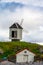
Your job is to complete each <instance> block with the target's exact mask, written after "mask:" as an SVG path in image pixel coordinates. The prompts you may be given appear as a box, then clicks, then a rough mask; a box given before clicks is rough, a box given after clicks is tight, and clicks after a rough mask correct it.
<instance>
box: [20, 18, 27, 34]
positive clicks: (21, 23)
mask: <svg viewBox="0 0 43 65" xmlns="http://www.w3.org/2000/svg"><path fill="white" fill-rule="evenodd" d="M23 21H24V19H21V22H20V26H22V25H23ZM23 31H24V32H25V33H28V31H27V30H26V29H25V28H23Z"/></svg>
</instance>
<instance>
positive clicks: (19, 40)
mask: <svg viewBox="0 0 43 65" xmlns="http://www.w3.org/2000/svg"><path fill="white" fill-rule="evenodd" d="M12 41H20V40H19V39H12Z"/></svg>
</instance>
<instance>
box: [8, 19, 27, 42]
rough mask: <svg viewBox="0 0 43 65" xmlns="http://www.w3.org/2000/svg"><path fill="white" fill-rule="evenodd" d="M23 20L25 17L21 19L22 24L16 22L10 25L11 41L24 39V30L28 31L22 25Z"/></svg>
mask: <svg viewBox="0 0 43 65" xmlns="http://www.w3.org/2000/svg"><path fill="white" fill-rule="evenodd" d="M23 20H24V19H22V20H21V23H20V24H19V23H17V22H16V23H14V24H13V25H11V26H10V27H9V38H10V39H11V41H20V40H22V30H23V31H25V32H26V33H27V32H28V31H26V30H25V29H23V27H22V24H23Z"/></svg>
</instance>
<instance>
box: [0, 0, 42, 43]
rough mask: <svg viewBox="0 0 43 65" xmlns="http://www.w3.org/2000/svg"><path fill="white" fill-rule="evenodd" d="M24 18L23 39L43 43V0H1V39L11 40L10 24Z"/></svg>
mask: <svg viewBox="0 0 43 65" xmlns="http://www.w3.org/2000/svg"><path fill="white" fill-rule="evenodd" d="M22 18H23V19H24V21H23V24H22V27H23V28H24V29H25V31H23V35H22V36H23V38H22V40H25V41H29V42H38V43H42V44H43V0H0V41H7V40H9V27H10V25H12V24H13V23H14V22H18V23H19V24H20V22H21V19H22Z"/></svg>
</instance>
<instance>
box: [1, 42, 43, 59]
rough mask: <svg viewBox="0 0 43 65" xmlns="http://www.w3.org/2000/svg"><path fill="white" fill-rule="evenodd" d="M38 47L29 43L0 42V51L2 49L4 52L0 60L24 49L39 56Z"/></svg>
mask: <svg viewBox="0 0 43 65" xmlns="http://www.w3.org/2000/svg"><path fill="white" fill-rule="evenodd" d="M39 47H40V45H38V44H33V43H29V42H19V41H17V42H0V49H2V50H3V52H4V53H3V54H1V55H0V59H1V58H3V57H8V56H10V55H15V54H16V52H17V51H19V50H22V49H24V48H27V49H29V50H30V51H32V52H33V53H35V54H40V51H39ZM42 48H43V46H42Z"/></svg>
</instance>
